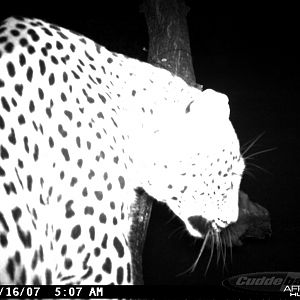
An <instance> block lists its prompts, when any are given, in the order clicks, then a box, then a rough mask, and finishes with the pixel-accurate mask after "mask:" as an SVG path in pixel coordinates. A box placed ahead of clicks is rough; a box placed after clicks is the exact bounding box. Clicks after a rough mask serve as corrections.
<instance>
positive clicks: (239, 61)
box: [0, 1, 300, 286]
mask: <svg viewBox="0 0 300 300" xmlns="http://www.w3.org/2000/svg"><path fill="white" fill-rule="evenodd" d="M100 3H101V4H100ZM120 3H122V4H120ZM120 3H119V2H116V1H111V2H109V3H106V2H105V1H98V5H94V6H91V5H90V4H88V3H87V4H84V3H81V4H79V3H78V4H76V5H73V6H69V7H60V6H58V5H57V4H56V5H54V4H51V5H50V4H47V3H46V2H42V3H41V4H39V6H34V7H29V6H27V7H26V8H24V7H22V8H21V7H20V6H18V7H14V8H7V9H5V10H4V9H2V11H1V12H0V16H1V18H5V17H8V16H10V15H22V16H27V17H28V16H29V17H30V16H31V17H37V18H41V19H44V20H46V21H49V22H52V23H56V24H57V25H60V26H63V27H66V28H69V29H73V30H75V31H78V32H80V33H83V34H84V35H86V36H88V37H90V38H91V39H93V40H95V41H96V42H98V43H99V44H101V45H104V46H105V47H107V48H108V49H109V50H112V51H116V52H121V53H124V54H126V55H128V56H131V57H135V58H138V59H141V60H146V59H147V52H146V51H145V50H144V49H147V47H148V45H147V43H148V42H147V41H148V35H147V28H146V23H145V19H144V16H143V14H141V13H140V12H139V1H122V2H120ZM187 3H188V4H189V5H190V7H191V10H190V13H189V15H188V25H189V31H190V39H191V49H192V57H193V63H194V69H195V74H196V78H197V82H198V83H200V84H203V85H204V88H208V87H209V88H213V89H215V90H218V91H221V92H224V93H226V94H227V95H228V97H229V99H230V106H231V120H232V123H233V125H234V127H235V129H236V131H237V134H238V136H239V139H240V141H241V144H242V145H243V144H245V143H246V142H248V141H249V140H251V139H253V138H255V137H257V136H258V135H260V134H262V133H264V134H263V136H262V137H261V138H260V139H259V140H258V141H257V142H256V144H255V145H254V146H253V147H252V148H251V149H250V150H249V152H248V153H247V154H248V155H251V154H254V153H256V152H260V151H264V150H268V149H270V148H274V147H275V148H276V150H273V151H270V152H266V153H263V154H257V155H254V156H253V157H252V158H251V159H249V164H248V167H247V169H248V171H249V172H248V174H246V175H245V176H244V179H243V182H242V189H243V190H244V191H245V192H246V193H248V195H249V196H250V199H251V200H252V201H255V202H258V203H260V204H261V205H262V206H264V207H266V208H267V209H268V210H269V212H270V214H271V218H272V230H273V234H272V236H271V238H270V239H268V240H263V241H258V240H247V241H245V242H244V245H243V246H242V247H234V248H233V249H232V255H230V251H229V250H228V251H227V258H226V266H225V267H224V264H223V262H222V261H219V262H218V263H217V257H216V255H214V257H213V259H212V261H211V264H210V267H209V269H208V272H207V274H206V276H205V275H204V270H205V268H206V265H207V261H208V257H209V254H210V253H209V251H206V253H204V255H203V257H202V259H201V260H200V262H199V267H198V268H196V270H195V271H194V272H193V273H191V274H185V275H179V273H182V272H184V271H185V270H186V269H187V268H188V267H190V266H191V265H192V263H193V262H194V261H195V259H196V257H197V254H198V253H199V249H200V247H201V242H199V241H195V240H194V239H193V238H191V237H189V236H188V234H187V233H185V232H184V230H183V229H181V230H179V231H178V230H177V229H178V228H181V226H182V224H181V223H180V222H179V221H178V220H176V219H175V220H173V221H171V222H169V220H170V218H172V215H171V213H170V212H169V211H168V209H167V208H166V207H164V206H162V205H160V204H157V203H155V204H154V207H153V212H152V217H151V221H150V225H149V231H148V236H147V241H146V246H145V252H144V280H145V283H146V284H176V285H179V284H181V285H183V284H200V283H201V284H213V285H215V286H217V285H219V284H220V282H221V280H222V279H224V278H227V277H229V276H233V275H236V274H240V273H249V272H262V271H266V272H271V271H294V272H297V271H298V272H300V246H299V241H300V222H299V214H300V204H299V203H300V199H299V193H298V190H297V188H298V186H299V185H300V175H299V141H298V133H297V131H296V128H297V127H298V126H297V125H298V119H299V112H298V108H297V104H298V99H299V94H300V85H299V79H300V76H299V71H298V68H297V65H298V63H299V57H298V55H299V46H298V44H297V40H298V39H299V33H298V32H299V25H298V22H297V16H296V15H295V13H294V11H295V8H293V7H287V6H281V7H275V4H274V3H273V4H272V6H271V5H270V6H268V7H261V6H260V5H258V4H255V3H253V2H251V3H248V4H247V3H244V4H243V6H241V5H240V6H238V7H234V8H231V7H217V4H214V5H212V6H210V7H208V6H206V4H205V2H201V1H187Z"/></svg>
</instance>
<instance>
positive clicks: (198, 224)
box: [188, 216, 211, 236]
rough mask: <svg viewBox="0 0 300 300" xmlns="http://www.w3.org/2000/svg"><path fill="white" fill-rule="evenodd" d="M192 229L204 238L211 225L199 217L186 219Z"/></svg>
mask: <svg viewBox="0 0 300 300" xmlns="http://www.w3.org/2000/svg"><path fill="white" fill-rule="evenodd" d="M188 221H189V222H190V224H191V225H192V227H193V228H194V229H195V230H197V231H198V232H200V233H201V235H202V236H205V235H206V234H207V232H208V231H209V229H210V228H211V223H210V222H209V221H207V220H206V219H205V218H203V217H201V216H192V217H189V218H188Z"/></svg>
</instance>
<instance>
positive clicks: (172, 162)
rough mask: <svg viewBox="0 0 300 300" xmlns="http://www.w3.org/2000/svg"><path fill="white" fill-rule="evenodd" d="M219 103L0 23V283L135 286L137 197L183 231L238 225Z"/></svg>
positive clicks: (172, 80) (232, 157) (54, 35)
mask: <svg viewBox="0 0 300 300" xmlns="http://www.w3.org/2000/svg"><path fill="white" fill-rule="evenodd" d="M243 169H244V163H243V159H242V157H241V155H240V151H239V142H238V139H237V136H236V134H235V132H234V129H233V127H232V125H231V122H230V120H229V106H228V99H227V97H226V96H225V95H223V94H220V93H217V92H215V91H213V90H205V91H204V92H202V91H200V90H198V89H195V88H193V87H190V86H188V85H187V84H186V83H185V82H184V81H182V80H181V79H180V78H177V77H174V76H173V75H171V74H170V73H169V72H167V71H165V70H162V69H158V68H155V67H153V66H151V65H149V64H146V63H142V62H140V61H137V60H134V59H130V58H127V57H125V56H123V55H121V54H116V53H113V52H109V51H108V50H106V49H105V48H104V47H102V46H99V45H97V44H95V43H94V42H93V41H91V40H89V39H88V38H86V37H84V36H82V35H78V34H76V33H74V32H71V31H68V30H66V29H63V28H61V27H58V26H55V25H51V24H48V23H45V22H43V21H40V20H36V19H33V20H29V19H23V18H9V19H7V20H5V21H4V22H3V23H2V25H1V27H0V247H1V248H0V252H1V255H0V283H1V284H98V283H99V284H110V283H114V284H132V283H134V278H133V276H132V257H131V252H130V244H129V240H130V237H131V231H130V229H131V225H132V215H131V211H132V209H133V206H134V204H135V201H136V195H135V189H136V188H138V187H141V188H143V189H144V190H145V191H146V192H147V193H148V194H149V195H151V196H153V197H155V198H156V199H157V200H159V201H162V202H165V203H166V204H167V205H168V206H169V207H170V209H171V210H172V211H173V212H174V213H175V214H176V215H177V216H179V217H180V218H181V219H182V220H183V222H184V223H185V224H186V227H187V230H188V231H189V232H190V234H191V235H194V236H196V237H203V236H204V235H205V232H206V231H207V230H208V228H210V229H212V230H215V231H220V230H221V229H222V228H224V227H226V226H227V225H228V224H230V223H231V222H234V221H235V220H236V219H237V215H238V189H239V184H240V180H241V176H242V173H243Z"/></svg>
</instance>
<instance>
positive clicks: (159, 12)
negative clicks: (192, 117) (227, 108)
mask: <svg viewBox="0 0 300 300" xmlns="http://www.w3.org/2000/svg"><path fill="white" fill-rule="evenodd" d="M141 11H142V12H144V14H145V18H146V22H147V26H148V33H149V52H148V62H149V63H150V64H152V65H154V66H157V67H160V68H164V69H166V70H169V71H170V72H171V73H173V74H174V75H177V76H179V77H181V78H182V79H183V80H185V81H186V82H187V83H188V84H190V85H192V86H195V85H196V80H195V74H194V68H193V64H192V56H191V49H190V40H189V34H188V26H187V21H186V15H187V13H188V11H189V8H188V7H187V6H186V5H185V3H184V1H183V0H144V3H143V4H142V6H141Z"/></svg>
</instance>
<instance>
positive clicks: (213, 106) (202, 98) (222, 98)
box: [185, 89, 230, 120]
mask: <svg viewBox="0 0 300 300" xmlns="http://www.w3.org/2000/svg"><path fill="white" fill-rule="evenodd" d="M198 95H199V97H198V98H197V99H195V100H193V101H191V102H190V103H189V104H188V105H187V106H186V108H185V113H186V114H191V115H193V116H196V117H198V118H204V119H210V120H216V119H222V120H224V118H226V119H228V118H229V114H230V109H229V104H228V103H229V99H228V97H227V96H226V95H225V94H222V93H219V92H216V91H214V90H212V89H206V90H205V91H203V92H199V93H198Z"/></svg>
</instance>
